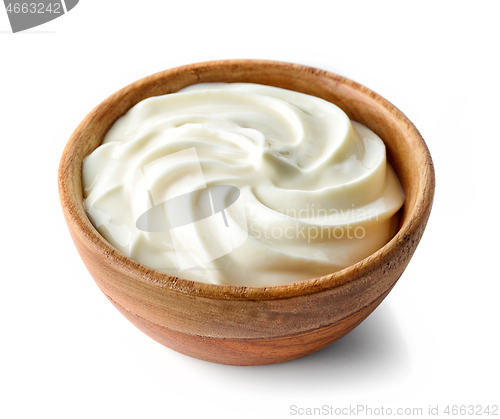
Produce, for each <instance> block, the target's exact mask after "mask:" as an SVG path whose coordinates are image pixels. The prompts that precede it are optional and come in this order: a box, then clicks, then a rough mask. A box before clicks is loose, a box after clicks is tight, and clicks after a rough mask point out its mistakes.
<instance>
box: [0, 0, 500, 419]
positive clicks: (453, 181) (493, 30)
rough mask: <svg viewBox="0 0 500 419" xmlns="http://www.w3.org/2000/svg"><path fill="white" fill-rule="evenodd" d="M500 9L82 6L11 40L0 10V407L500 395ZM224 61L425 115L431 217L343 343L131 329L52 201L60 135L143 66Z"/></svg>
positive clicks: (150, 409) (120, 409)
mask: <svg viewBox="0 0 500 419" xmlns="http://www.w3.org/2000/svg"><path fill="white" fill-rule="evenodd" d="M498 5H499V3H498V2H495V1H489V2H486V1H485V2H481V1H479V2H476V3H474V5H473V3H472V2H433V3H431V2H422V1H421V2H401V1H400V2H397V1H393V2H390V1H352V2H348V1H343V2H337V1H312V0H311V1H307V2H300V3H299V2H296V3H294V2H292V1H290V0H289V1H286V2H285V1H272V0H266V1H257V0H254V1H252V2H245V3H243V2H237V1H231V2H230V1H225V2H223V1H213V0H212V1H208V0H207V1H198V0H195V1H190V2H178V1H153V0H141V1H135V2H125V1H118V0H106V1H97V0H81V1H80V4H78V5H77V6H76V7H75V8H74V9H73V10H72V11H71V12H70V13H68V14H67V15H65V16H62V17H61V18H59V19H57V20H54V21H52V22H49V23H47V24H45V25H43V26H40V27H37V28H34V29H32V30H28V31H26V32H23V33H18V34H12V33H11V31H10V26H9V22H8V19H7V14H6V13H5V11H4V10H3V9H0V53H1V58H0V60H1V61H0V63H1V64H0V139H1V146H0V147H1V152H0V156H1V163H0V171H1V176H2V179H3V184H2V193H1V206H0V211H1V214H0V215H1V220H2V227H1V237H2V240H1V242H0V243H1V261H2V265H1V271H2V282H1V291H0V310H1V312H0V319H1V320H0V321H1V330H0V336H1V337H0V339H1V340H0V417H1V418H6V419H10V418H40V417H43V418H118V417H120V418H196V417H203V418H205V417H219V418H226V417H231V418H232V417H238V418H257V417H259V418H287V417H304V416H305V415H303V416H300V415H299V414H297V415H293V414H292V413H300V412H302V413H306V411H305V410H304V411H299V410H297V409H299V408H308V407H311V408H313V407H322V406H323V405H326V406H332V407H348V406H349V405H368V406H370V407H373V408H375V407H382V406H384V407H385V408H387V407H389V408H392V409H393V410H394V411H395V409H397V408H398V407H403V408H406V407H409V408H413V407H422V408H423V411H424V413H427V411H428V406H429V405H431V406H432V407H435V406H436V405H439V409H440V417H448V416H446V415H445V414H444V413H443V410H444V409H445V407H446V406H447V405H466V406H468V405H471V404H473V405H483V406H485V405H495V404H496V405H499V404H500V396H499V395H500V391H499V390H500V385H499V378H500V377H499V374H500V365H499V353H500V344H499V324H498V323H499V322H498V321H499V306H498V298H499V291H500V285H499V280H500V275H499V273H498V260H499V256H498V253H499V250H500V246H499V242H498V238H499V233H500V231H499V227H498V220H499V218H498V217H499V203H500V202H499V197H498V196H499V194H498V193H499V186H498V182H499V179H500V176H499V167H500V161H499V152H500V146H499V142H500V135H499V132H500V130H499V124H500V117H499V114H500V112H499V111H500V105H499V98H500V82H499V75H500V59H499V55H500V54H499V45H500V42H499V41H500V29H499V24H498V16H499V11H500V10H499V7H498ZM223 58H265V59H273V60H281V61H290V62H295V63H300V64H306V65H310V66H315V67H319V68H322V69H326V70H330V71H333V72H336V73H339V74H341V75H343V76H346V77H349V78H351V79H354V80H356V81H358V82H360V83H362V84H364V85H366V86H368V87H369V88H371V89H373V90H375V91H376V92H378V93H379V94H381V95H382V96H384V97H385V98H387V99H388V100H389V101H391V102H392V103H394V104H395V105H396V106H397V107H399V108H400V109H401V110H402V111H403V112H404V113H405V114H406V115H407V116H408V117H409V118H410V119H411V120H412V121H413V122H414V123H415V125H416V126H417V128H418V129H419V130H420V132H421V133H422V135H423V137H424V138H425V140H426V142H427V144H428V146H429V149H430V151H431V154H432V157H433V159H434V163H435V168H436V179H437V188H436V198H435V202H434V208H433V212H432V214H431V218H430V221H429V224H428V227H427V230H426V232H425V234H424V237H423V239H422V241H421V243H420V246H419V248H418V249H417V252H416V253H415V256H414V257H413V259H412V261H411V263H410V265H409V266H408V268H407V270H406V271H405V273H404V274H403V276H402V278H401V279H400V281H399V283H398V284H397V286H396V287H395V289H394V290H393V291H392V292H391V294H390V295H389V296H388V298H387V299H386V300H385V301H384V303H383V304H382V305H381V306H380V307H379V308H378V309H377V310H376V312H375V313H374V314H373V315H372V316H370V317H369V318H368V319H367V320H366V321H365V322H364V323H363V324H362V325H361V326H359V327H358V328H357V329H356V330H354V331H353V332H352V333H350V334H349V335H347V336H346V337H344V338H343V339H341V340H340V341H338V342H336V343H334V344H332V345H330V346H329V347H327V348H325V349H323V350H321V351H319V352H317V353H315V354H313V355H310V356H307V357H304V358H302V359H298V360H295V361H291V362H287V363H283V364H277V365H271V366H262V367H233V366H223V365H217V364H211V363H207V362H203V361H199V360H195V359H191V358H188V357H186V356H184V355H181V354H178V353H176V352H173V351H171V350H169V349H167V348H164V347H162V346H161V345H159V344H158V343H156V342H154V341H153V340H151V339H150V338H148V337H147V336H146V335H144V334H142V333H141V332H140V331H138V330H137V329H135V328H134V326H132V325H131V324H129V323H128V322H127V320H125V319H124V318H123V317H122V316H121V315H120V314H119V313H118V312H117V311H116V310H115V309H114V308H113V307H112V306H111V304H109V302H108V301H107V300H106V298H105V297H104V295H103V294H102V293H101V292H100V291H99V289H98V288H97V286H96V285H95V284H94V282H93V280H92V278H91V277H90V275H89V274H88V272H87V271H86V269H85V267H84V265H83V263H82V262H81V260H80V259H79V256H78V254H77V252H76V250H75V248H74V247H73V244H72V242H71V239H70V237H69V234H68V232H67V230H66V226H65V223H64V220H63V216H62V212H61V209H60V205H59V200H58V195H57V169H58V162H59V159H60V156H61V153H62V150H63V148H64V145H65V143H66V141H67V140H68V138H69V136H70V135H71V133H72V131H73V130H74V129H75V128H76V126H77V125H78V123H79V122H80V121H81V120H82V119H83V118H84V116H85V115H86V114H87V113H88V112H89V111H90V110H91V109H92V108H93V107H94V106H96V105H97V104H99V103H100V102H101V101H102V100H104V99H105V98H106V97H107V96H109V95H110V94H112V93H113V92H115V91H116V90H118V89H120V88H122V87H123V86H125V85H127V84H129V83H131V82H133V81H135V80H137V79H139V78H142V77H144V76H146V75H149V74H151V73H154V72H157V71H160V70H164V69H167V68H171V67H175V66H178V65H183V64H188V63H192V62H198V61H206V60H214V59H223ZM291 406H296V408H294V407H291ZM497 412H498V411H497ZM498 414H500V412H498ZM316 417H318V416H316Z"/></svg>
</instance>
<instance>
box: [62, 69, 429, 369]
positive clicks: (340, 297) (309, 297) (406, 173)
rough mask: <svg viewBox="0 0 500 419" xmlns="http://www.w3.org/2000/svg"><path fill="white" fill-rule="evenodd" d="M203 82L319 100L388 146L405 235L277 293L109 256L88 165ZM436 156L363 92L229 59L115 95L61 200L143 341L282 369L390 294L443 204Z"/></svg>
mask: <svg viewBox="0 0 500 419" xmlns="http://www.w3.org/2000/svg"><path fill="white" fill-rule="evenodd" d="M203 82H249V83H260V84H267V85H271V86H277V87H282V88H285V89H290V90H295V91H298V92H303V93H307V94H310V95H314V96H318V97H320V98H323V99H325V100H328V101H330V102H333V103H335V104H336V105H338V106H340V107H341V108H342V109H343V110H344V111H345V112H346V113H347V115H348V116H349V117H350V118H351V119H353V120H355V121H358V122H360V123H362V124H364V125H366V126H367V127H369V128H370V129H372V130H373V131H375V132H376V133H377V134H378V135H379V136H380V137H381V138H382V139H383V140H384V142H385V144H386V147H387V152H388V159H389V161H390V162H391V164H392V165H393V167H394V169H395V171H396V173H397V175H398V176H399V179H400V181H401V184H402V187H403V189H404V192H405V195H406V199H405V203H404V206H403V208H402V209H401V212H400V214H401V217H400V219H401V223H400V228H399V231H398V232H397V234H396V235H395V237H394V238H393V239H392V240H391V241H390V242H389V243H387V244H386V245H385V246H384V247H383V248H381V249H380V250H378V251H377V252H375V253H374V254H372V255H371V256H369V257H367V258H366V259H363V260H362V261H361V262H359V263H356V264H355V265H352V266H349V267H348V268H346V269H343V270H341V271H339V272H335V273H332V274H331V275H327V276H323V277H321V278H315V279H310V280H307V281H302V282H298V283H293V284H288V285H280V286H272V287H236V286H226V285H214V284H206V283H198V282H193V281H189V280H186V279H182V278H176V277H172V276H170V275H167V274H165V273H162V272H159V271H156V270H154V269H151V268H149V267H147V266H145V265H142V264H140V263H138V262H136V261H134V260H132V259H130V258H129V257H127V256H125V255H123V254H122V253H121V252H119V251H118V250H116V249H115V248H114V247H112V246H111V245H110V244H109V243H108V242H107V241H106V240H105V239H104V238H103V237H102V236H101V235H100V234H99V233H98V232H97V230H96V229H95V228H94V226H93V225H92V224H91V223H90V221H89V219H88V218H87V215H86V213H85V210H84V207H83V203H82V200H83V197H82V173H81V171H82V160H83V158H84V157H85V156H86V155H88V154H90V153H91V152H92V151H94V149H95V148H96V147H98V146H99V145H100V144H101V141H102V139H103V138H104V135H105V134H106V132H107V131H108V130H109V128H110V127H111V126H112V124H113V123H114V122H115V121H116V120H117V119H118V118H119V117H121V116H122V115H123V114H125V112H127V111H128V110H129V109H130V108H131V107H132V106H134V105H135V104H136V103H138V102H139V101H141V100H143V99H146V98H148V97H151V96H158V95H164V94H166V93H173V92H176V91H178V90H180V89H182V88H184V87H186V86H189V85H192V84H196V83H203ZM434 186H435V183H434V169H433V165H432V160H431V156H430V154H429V151H428V149H427V147H426V145H425V143H424V140H423V139H422V137H421V136H420V134H419V132H418V131H417V129H416V128H415V127H414V126H413V124H412V123H411V122H410V121H409V120H408V118H406V116H405V115H403V114H402V113H401V112H400V111H399V110H398V109H397V108H395V107H394V106H393V105H392V104H390V103H389V102H387V101H386V100H385V99H383V98H382V97H380V96H379V95H377V94H376V93H374V92H372V91H371V90H369V89H367V88H366V87H364V86H361V85H360V84H358V83H356V82H354V81H352V80H349V79H346V78H344V77H341V76H338V75H336V74H333V73H330V72H327V71H323V70H318V69H315V68H310V67H305V66H302V65H296V64H290V63H282V62H274V61H261V60H227V61H213V62H206V63H198V64H192V65H187V66H183V67H179V68H174V69H171V70H167V71H163V72H160V73H157V74H153V75H152V76H149V77H146V78H144V79H141V80H139V81H137V82H135V83H133V84H131V85H129V86H127V87H125V88H123V89H122V90H120V91H118V92H116V93H115V94H113V95H112V96H110V97H109V98H108V99H106V100H105V101H104V102H102V103H101V104H100V105H99V106H97V107H96V108H95V109H94V110H93V111H92V112H90V114H89V115H87V117H86V118H85V119H84V120H83V121H82V123H81V124H80V125H79V126H78V128H77V129H76V131H75V132H74V133H73V135H72V136H71V138H70V139H69V141H68V144H67V145H66V148H65V150H64V153H63V155H62V158H61V163H60V167H59V196H60V199H61V204H62V208H63V212H64V216H65V218H66V223H67V225H68V229H69V232H70V234H71V237H72V239H73V241H74V243H75V246H76V248H77V250H78V253H79V254H80V256H81V258H82V260H83V262H84V263H85V265H86V266H87V269H88V270H89V272H90V274H91V275H92V277H93V278H94V280H95V282H96V283H97V285H98V286H99V288H100V289H101V290H102V292H103V293H104V294H105V295H106V297H107V298H108V299H109V300H110V301H111V302H112V303H113V305H114V306H115V307H116V308H117V309H118V310H119V311H120V312H121V313H122V314H123V315H124V316H125V317H126V318H127V319H128V320H130V321H131V322H132V323H133V324H134V325H136V326H137V327H138V328H139V329H141V330H142V331H143V332H144V333H146V334H147V335H149V336H150V337H152V338H153V339H155V340H157V341H158V342H160V343H162V344H163V345H165V346H168V347H169V348H172V349H174V350H176V351H178V352H181V353H184V354H186V355H189V356H192V357H195V358H199V359H203V360H206V361H211V362H217V363H222V364H232V365H262V364H271V363H276V362H282V361H287V360H291V359H294V358H298V357H301V356H303V355H306V354H309V353H312V352H314V351H317V350H318V349H321V348H323V347H324V346H326V345H328V344H330V343H332V342H334V341H335V340H337V339H339V338H340V337H342V336H344V335H345V334H346V333H348V332H349V331H351V330H352V329H354V328H355V327H356V326H357V325H359V324H360V323H361V322H362V321H363V320H364V319H365V318H366V317H367V316H368V315H369V314H370V313H371V312H372V311H373V310H374V309H375V308H376V307H377V306H378V305H379V304H380V302H381V301H382V300H383V299H384V298H385V297H386V296H387V294H388V293H389V292H390V290H391V289H392V287H394V285H395V283H396V281H397V280H398V279H399V277H400V276H401V274H402V273H403V271H404V269H405V268H406V265H407V264H408V262H409V261H410V259H411V257H412V255H413V252H414V251H415V249H416V247H417V244H418V243H419V241H420V238H421V237H422V234H423V232H424V229H425V226H426V223H427V219H428V217H429V213H430V211H431V206H432V200H433V196H434Z"/></svg>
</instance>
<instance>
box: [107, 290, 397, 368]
mask: <svg viewBox="0 0 500 419" xmlns="http://www.w3.org/2000/svg"><path fill="white" fill-rule="evenodd" d="M393 286H394V284H393V285H392V286H391V287H390V288H389V289H388V290H387V291H386V292H385V293H384V294H382V295H381V296H380V297H379V298H377V299H376V300H375V301H373V302H372V303H371V304H369V305H368V306H366V307H364V308H362V309H361V310H359V311H357V312H355V313H354V314H351V315H350V316H348V317H345V318H344V319H342V320H340V321H338V322H337V323H334V324H332V325H329V326H325V327H322V328H319V329H316V330H313V331H308V332H304V333H298V334H296V335H291V336H283V337H273V338H271V339H221V338H212V337H205V336H196V335H189V334H186V333H182V332H177V331H174V330H170V329H168V328H166V327H164V326H160V325H158V324H155V323H152V322H150V321H148V320H146V319H144V318H142V317H140V316H137V315H136V314H134V313H132V312H130V311H129V310H127V309H125V308H124V307H122V306H121V305H119V304H117V303H116V302H115V301H113V300H112V299H111V298H110V297H109V296H107V295H106V294H105V295H106V297H107V298H108V299H109V301H111V303H112V304H113V305H114V306H115V307H116V309H117V310H118V311H119V312H120V313H121V314H122V315H123V316H124V317H125V318H126V319H127V320H129V321H130V322H131V323H132V324H134V325H135V326H136V327H137V328H138V329H139V330H141V331H142V332H144V333H145V334H146V335H148V336H149V337H150V338H152V339H154V340H155V341H157V342H159V343H161V344H162V345H164V346H166V347H168V348H170V349H173V350H174V351H177V352H180V353H182V354H184V355H188V356H191V357H193V358H197V359H201V360H203V361H209V362H214V363H217V364H225V365H238V366H252V365H266V364H276V363H279V362H285V361H291V360H292V359H296V358H300V357H302V356H305V355H309V354H311V353H313V352H316V351H318V350H320V349H322V348H324V347H325V346H328V345H329V344H331V343H333V342H335V341H336V340H338V339H340V338H341V337H342V336H344V335H346V334H347V333H349V332H350V331H351V330H353V329H354V328H355V327H356V326H358V325H359V324H360V323H361V322H362V321H363V320H365V319H366V318H367V317H368V316H369V315H370V314H371V313H372V312H373V310H375V309H376V308H377V307H378V305H379V304H380V303H381V302H382V301H383V300H384V298H385V297H386V296H387V294H389V292H390V291H391V289H392V288H393Z"/></svg>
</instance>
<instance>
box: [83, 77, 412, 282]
mask: <svg viewBox="0 0 500 419" xmlns="http://www.w3.org/2000/svg"><path fill="white" fill-rule="evenodd" d="M191 149H194V150H196V155H197V158H198V161H199V162H194V161H192V159H191V160H190V159H177V160H175V159H174V160H172V159H171V160H169V163H168V164H163V165H162V166H160V167H159V168H158V167H157V168H156V169H155V170H150V171H149V174H148V175H147V176H146V177H147V179H148V181H147V182H148V185H147V186H146V187H145V186H144V184H143V181H141V180H138V176H137V174H138V173H139V174H140V173H142V174H143V175H144V167H147V166H148V164H150V163H152V162H155V161H158V160H159V159H161V158H164V157H166V156H172V155H174V154H175V153H179V152H181V151H183V150H191ZM177 155H179V156H181V155H183V154H182V153H181V154H177ZM200 167H201V171H202V173H203V178H204V182H205V184H206V186H207V187H208V188H210V187H211V186H214V185H232V186H234V187H236V188H238V189H239V191H240V198H241V200H242V203H243V206H244V216H245V217H246V220H245V219H244V218H245V217H243V219H242V218H241V217H239V218H238V216H237V215H235V214H236V213H234V211H233V212H231V210H230V209H228V211H226V212H227V216H228V217H229V218H230V219H231V222H233V224H234V223H236V224H235V225H239V226H240V227H241V228H244V229H245V230H246V231H247V232H248V237H246V240H244V241H243V242H242V243H241V244H240V245H239V246H237V247H236V248H235V249H234V250H232V251H230V252H228V253H227V254H225V255H223V256H221V257H218V258H216V259H215V260H212V261H210V262H206V261H202V262H201V263H199V264H198V265H197V266H195V267H192V268H189V269H182V264H180V262H179V260H178V253H177V252H176V245H175V240H173V237H172V236H171V234H169V233H168V232H147V231H142V230H139V229H138V228H137V227H136V223H137V219H138V218H139V216H140V215H141V214H142V213H144V212H145V211H147V210H149V209H150V208H152V207H153V206H154V202H156V204H158V203H159V202H160V201H162V200H163V201H164V200H165V199H167V198H172V197H175V196H179V195H181V194H182V193H185V192H187V191H190V190H191V191H194V190H197V189H198V190H199V189H200V188H203V187H204V185H203V184H202V183H203V181H201V182H200V178H199V176H196V170H198V171H199V169H200ZM141 182H142V183H141ZM83 188H84V204H85V208H86V210H87V213H88V215H89V218H90V220H91V221H92V223H93V224H94V226H95V227H96V228H97V230H98V231H99V232H100V233H101V235H102V236H103V237H104V238H105V239H106V240H108V241H109V242H110V243H111V244H112V245H113V246H115V247H116V248H117V249H118V250H120V251H121V252H123V253H124V254H126V255H128V256H130V257H131V258H133V259H135V260H137V261H138V262H141V263H143V264H145V265H147V266H150V267H152V268H154V269H157V270H160V271H163V272H166V273H168V274H171V275H174V276H179V277H182V278H186V279H191V280H195V281H202V282H210V283H219V284H230V285H246V286H271V285H277V284H284V283H291V282H296V281H301V280H305V279H310V278H315V277H318V276H322V275H326V274H329V273H332V272H334V271H337V270H340V269H342V268H344V267H347V266H349V265H352V264H354V263H356V262H358V261H360V260H361V259H363V258H365V257H367V256H368V255H370V254H371V253H373V252H375V251H376V250H378V249H379V248H380V247H382V246H383V245H384V244H385V243H387V242H388V241H389V240H390V239H391V237H392V236H393V235H394V234H395V232H396V230H397V226H398V216H397V212H398V210H399V209H400V208H401V206H402V205H403V201H404V195H403V192H402V189H401V186H400V184H399V180H398V179H397V177H396V175H395V173H394V171H393V169H392V167H391V166H390V165H389V163H388V162H387V160H386V153H385V146H384V143H383V142H382V140H381V139H380V138H379V137H378V136H377V135H376V134H375V133H373V132H372V131H371V130H369V129H368V128H366V127H364V126H363V125H361V124H359V123H356V122H351V121H350V120H349V118H348V117H347V115H346V114H345V113H344V112H343V111H342V110H341V109H340V108H339V107H337V106H335V105H333V104H332V103H329V102H327V101H324V100H322V99H319V98H316V97H313V96H310V95H306V94H302V93H297V92H293V91H289V90H284V89H279V88H275V87H270V86H263V85H257V84H246V83H230V84H225V83H210V84H198V85H194V86H190V87H188V88H186V89H183V90H181V91H180V92H178V93H175V94H169V95H165V96H158V97H152V98H149V99H146V100H144V101H142V102H140V103H138V104H137V105H136V106H134V107H133V108H132V109H130V110H129V111H128V112H127V113H126V114H125V115H124V116H123V117H122V118H120V119H119V120H118V121H117V122H116V123H115V124H114V125H113V127H112V128H111V129H110V130H109V132H108V133H107V134H106V136H105V138H104V141H103V143H102V145H101V146H100V147H98V148H97V149H96V150H95V151H94V152H93V153H92V154H90V155H89V156H87V157H86V158H85V160H84V162H83ZM152 197H153V198H154V202H153V199H152ZM193 205H194V206H195V205H196V203H193ZM193 211H195V209H193ZM167 221H168V220H167ZM243 224H245V225H243ZM193 234H194V235H195V237H192V238H191V239H190V240H191V241H190V242H189V243H188V244H187V246H188V247H189V246H193V248H200V249H203V252H205V253H207V254H209V253H210V252H211V251H212V250H211V249H213V248H214V246H215V247H216V246H217V243H215V242H217V241H218V240H219V239H218V238H217V237H218V235H216V236H217V237H215V239H214V237H213V236H212V237H210V239H208V238H207V236H206V234H204V233H203V231H201V230H200V231H198V230H196V229H195V230H194V233H193ZM220 240H227V237H221V238H220Z"/></svg>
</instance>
